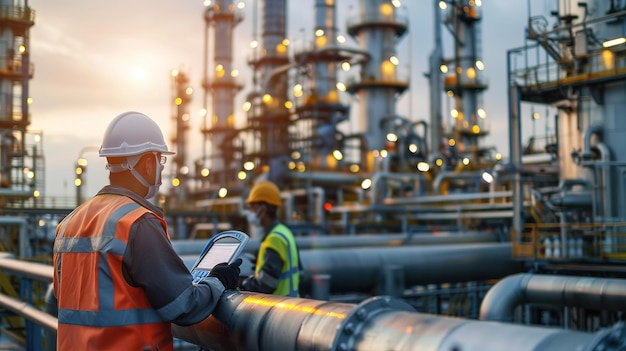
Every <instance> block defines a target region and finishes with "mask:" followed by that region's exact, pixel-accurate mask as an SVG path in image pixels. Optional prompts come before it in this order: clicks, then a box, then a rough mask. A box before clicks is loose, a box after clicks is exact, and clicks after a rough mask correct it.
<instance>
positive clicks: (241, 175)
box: [237, 171, 248, 180]
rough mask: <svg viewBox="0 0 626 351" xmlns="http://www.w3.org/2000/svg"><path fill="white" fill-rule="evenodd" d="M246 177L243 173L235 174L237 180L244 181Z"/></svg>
mask: <svg viewBox="0 0 626 351" xmlns="http://www.w3.org/2000/svg"><path fill="white" fill-rule="evenodd" d="M247 176H248V174H246V172H245V171H239V173H237V178H239V180H245V179H246V177H247Z"/></svg>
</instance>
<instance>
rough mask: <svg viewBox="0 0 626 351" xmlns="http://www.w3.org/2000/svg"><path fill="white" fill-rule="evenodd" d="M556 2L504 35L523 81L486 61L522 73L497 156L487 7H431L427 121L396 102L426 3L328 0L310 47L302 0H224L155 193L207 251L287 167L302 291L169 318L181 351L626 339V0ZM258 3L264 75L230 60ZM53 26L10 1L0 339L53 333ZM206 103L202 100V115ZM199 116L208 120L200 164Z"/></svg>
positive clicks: (439, 1) (180, 242)
mask: <svg viewBox="0 0 626 351" xmlns="http://www.w3.org/2000/svg"><path fill="white" fill-rule="evenodd" d="M420 1H422V0H420ZM530 3H531V1H529V6H530ZM547 3H549V7H550V12H549V13H542V14H535V13H532V14H531V11H529V16H528V17H529V18H528V27H527V28H526V33H525V34H526V37H525V38H524V39H525V43H526V44H525V45H524V46H521V47H510V48H503V52H502V55H506V57H507V72H506V73H507V74H506V76H500V77H498V78H495V77H494V76H491V78H490V79H491V80H492V81H493V80H494V79H505V80H506V83H507V85H506V86H507V89H508V91H507V96H508V99H507V101H506V102H503V104H504V103H506V104H507V111H508V116H507V117H508V127H509V128H508V132H509V134H508V145H505V146H501V147H506V150H496V149H494V148H493V147H492V146H488V145H485V142H484V140H485V137H486V136H487V135H488V134H489V132H490V123H489V122H488V120H489V118H488V117H489V116H488V112H489V111H486V110H485V109H484V105H483V97H484V96H485V95H487V94H489V84H488V80H487V73H488V71H486V68H485V64H484V62H483V57H482V55H483V53H482V49H483V46H484V45H485V43H483V42H482V40H481V35H482V31H481V26H482V23H483V21H485V20H488V19H485V18H483V11H482V9H483V6H489V2H485V3H484V4H483V2H482V1H481V0H433V1H431V2H430V6H425V4H424V8H428V9H429V10H432V16H433V18H434V28H433V31H432V34H433V38H434V47H433V48H432V50H431V51H430V52H429V55H428V57H413V59H414V60H427V61H428V63H429V70H428V72H427V77H428V82H429V88H430V109H429V110H428V115H429V118H428V119H427V120H415V119H414V117H413V116H403V115H400V114H399V113H398V112H397V104H398V100H399V99H400V98H401V97H402V96H403V94H405V92H406V91H407V89H409V88H410V85H411V84H412V82H411V81H410V79H409V78H408V77H410V76H411V75H410V72H406V69H407V68H406V67H410V65H409V66H407V65H403V64H401V63H400V59H399V56H398V52H399V47H400V45H404V44H403V41H404V40H406V36H407V34H408V33H409V31H410V30H411V21H412V20H415V19H412V18H409V16H407V13H408V12H407V11H406V9H405V8H403V4H401V3H400V1H396V0H359V1H358V6H357V7H356V9H355V11H354V12H353V14H352V15H351V16H349V17H348V18H347V19H346V22H345V23H341V24H340V23H339V22H338V21H339V20H338V16H337V11H338V7H339V6H341V2H340V1H335V0H315V1H314V7H313V8H312V9H310V13H311V16H312V18H313V21H312V23H313V28H311V32H312V33H314V35H313V36H312V37H311V38H308V39H306V40H297V41H296V40H293V38H292V37H290V36H291V35H293V34H292V33H288V32H287V26H286V18H287V6H288V1H287V0H258V1H251V2H248V3H247V4H246V6H253V8H254V10H253V11H252V12H253V18H245V16H243V11H242V7H241V6H242V5H241V4H240V3H238V2H237V1H234V0H212V1H210V2H207V4H206V5H207V6H206V7H205V9H204V13H203V14H202V16H200V17H201V20H203V21H204V26H205V33H204V44H205V45H204V48H203V63H204V67H203V72H202V79H201V84H202V92H201V94H198V93H195V94H193V96H192V94H191V90H190V89H189V87H190V84H191V82H192V81H193V80H194V79H197V78H196V77H190V76H188V74H187V73H186V72H183V71H173V72H172V78H171V91H172V94H171V105H172V108H171V111H170V113H171V121H172V125H173V128H172V130H173V133H172V135H171V138H170V140H169V144H170V146H171V147H172V148H174V149H175V150H176V151H177V155H176V156H175V157H174V160H173V162H172V165H169V166H168V167H169V168H167V169H166V172H167V173H168V179H169V180H171V182H172V186H171V188H169V189H168V190H167V192H166V193H165V192H164V193H162V194H161V195H160V197H159V204H161V205H162V206H163V207H164V209H165V211H166V215H167V220H168V222H169V224H170V228H171V229H170V230H171V234H172V238H173V245H174V248H175V249H176V250H177V252H178V253H179V254H180V256H181V257H182V258H183V260H184V261H185V262H186V263H187V264H191V263H192V262H193V261H194V260H195V258H196V257H197V255H198V254H199V252H200V250H201V249H202V247H203V246H204V244H205V242H206V240H207V238H208V237H209V236H211V235H213V234H215V233H217V232H219V231H222V230H225V229H239V230H243V231H245V232H248V231H249V229H250V228H248V226H247V223H246V222H245V212H244V210H245V208H244V200H245V198H246V196H247V194H248V192H249V190H250V188H251V186H252V184H253V183H254V182H255V181H258V180H260V179H269V180H272V181H274V182H275V183H277V184H278V185H279V186H280V188H281V189H282V200H283V206H281V208H280V219H281V220H282V221H283V222H284V223H285V224H287V225H288V226H289V227H291V228H292V229H293V231H294V233H295V234H296V235H297V239H298V244H299V248H300V250H301V256H302V263H303V267H304V278H303V280H304V282H303V291H304V292H305V294H304V296H303V298H285V297H279V296H272V295H269V296H268V295H264V294H252V293H240V292H230V293H227V294H226V295H225V296H224V298H223V301H222V304H221V308H220V309H219V310H218V311H217V312H216V314H215V316H212V317H209V318H208V319H207V320H205V321H204V322H202V323H200V324H198V325H194V326H188V327H179V326H175V327H174V328H173V330H174V335H175V336H176V337H177V338H178V340H179V341H180V345H179V346H180V349H185V347H188V346H189V344H195V345H200V346H202V347H204V348H205V349H207V350H278V349H280V350H355V351H362V350H418V349H419V350H503V349H507V350H575V349H580V350H583V349H584V350H623V349H624V348H625V347H626V336H625V335H626V334H624V332H625V331H626V330H625V329H624V326H623V324H622V321H623V319H624V311H625V310H626V280H625V278H626V235H625V233H626V204H625V203H624V202H625V201H626V184H625V183H624V170H625V169H626V168H625V167H626V154H622V150H623V149H624V147H626V144H625V142H624V138H623V135H624V133H626V124H625V123H621V122H620V120H621V119H620V118H621V117H619V116H620V115H622V114H623V110H624V107H625V106H626V44H625V43H626V39H625V37H626V3H624V1H620V0H587V1H574V0H558V1H547ZM243 21H251V22H253V23H254V25H253V35H252V36H253V38H252V44H251V46H250V51H249V53H247V63H248V65H249V66H250V68H251V70H252V72H253V74H252V76H251V79H250V80H249V81H248V80H243V79H241V78H240V76H239V75H238V74H237V73H238V71H237V70H236V69H235V68H234V64H233V62H234V58H233V57H234V54H235V53H234V46H235V45H234V43H235V35H234V33H235V32H236V30H237V27H238V25H240V24H241V23H242V22H243ZM35 22H36V19H35V11H34V10H33V9H31V8H29V6H28V1H27V0H24V1H15V0H1V2H0V29H1V32H0V35H2V37H3V40H2V41H0V52H1V53H2V58H3V60H2V65H1V67H0V118H1V121H2V123H1V124H0V199H1V200H2V210H3V216H2V217H0V223H2V226H1V228H2V237H1V239H2V242H1V243H0V244H1V245H2V248H3V251H5V254H4V256H2V257H0V265H1V266H2V276H0V278H1V281H2V285H1V287H2V289H1V292H2V294H1V295H0V308H1V309H0V311H2V324H1V325H2V332H3V333H4V334H6V335H10V336H11V337H12V339H14V340H16V342H17V343H19V344H22V345H25V346H26V348H27V349H32V350H39V349H49V350H50V349H53V348H51V347H50V345H51V340H54V337H55V330H56V329H55V328H56V324H55V323H56V319H55V318H54V313H55V306H54V302H53V301H50V300H51V299H50V291H49V290H47V287H48V285H49V283H50V281H51V280H52V267H51V266H50V257H49V256H50V250H51V242H52V240H53V239H54V238H53V237H52V238H51V237H50V236H49V235H48V234H47V232H46V230H45V228H46V225H44V223H46V222H47V221H48V222H49V221H50V220H55V219H56V220H58V219H60V218H62V216H64V215H65V214H67V213H68V212H69V211H70V210H71V208H59V207H49V206H46V205H42V204H43V203H45V201H43V200H42V197H45V189H44V187H43V184H44V176H43V174H45V168H44V162H43V160H44V158H43V155H44V151H45V150H43V148H42V144H41V138H40V137H41V133H38V132H35V131H31V130H29V124H30V119H31V116H30V113H29V109H28V106H29V90H28V85H29V81H30V79H37V77H35V76H34V75H33V68H32V67H33V63H31V62H30V59H29V51H30V50H31V48H30V45H29V30H30V28H31V27H32V26H33V25H35ZM343 27H345V31H346V32H345V33H342V32H340V30H339V28H343ZM347 37H351V38H352V39H353V40H352V41H351V42H355V43H357V45H353V46H352V45H348V44H347V42H349V41H347V40H346V39H347ZM444 42H446V43H449V46H450V48H451V50H450V52H447V51H446V50H444V47H445V45H444ZM238 94H245V104H244V106H243V108H244V111H245V120H246V123H245V125H244V126H238V125H237V124H236V123H235V115H236V113H237V112H236V111H237V110H238V109H240V108H241V106H237V105H236V103H235V97H236V96H238ZM192 98H193V99H201V101H202V105H203V108H204V109H203V110H204V111H205V115H204V120H203V123H202V126H201V128H200V129H199V130H198V129H197V128H196V126H193V125H191V124H190V122H189V121H190V119H189V114H190V113H191V111H190V103H191V99H192ZM444 106H445V107H444ZM527 110H531V111H535V110H537V111H544V110H545V111H554V115H553V116H544V117H545V118H550V121H551V124H552V125H554V130H553V131H549V130H546V134H545V135H536V134H535V133H533V136H532V138H531V139H529V140H522V129H523V128H522V125H526V124H527V123H534V122H532V120H531V118H529V117H528V116H524V115H523V113H522V111H527ZM533 113H534V112H533ZM531 117H533V118H534V116H531ZM32 118H36V116H33V117H32ZM450 121H453V122H452V123H450ZM622 127H623V128H622ZM191 133H200V134H201V135H202V145H201V156H200V157H199V158H192V157H191V156H190V153H189V152H188V150H189V149H190V148H191V147H193V148H194V149H198V147H199V146H198V145H188V140H189V135H190V134H191ZM502 151H504V152H502ZM502 154H507V155H508V156H507V157H505V158H503V157H502V156H501V155H502ZM76 169H77V183H76V186H77V196H76V202H77V203H80V202H81V201H82V200H83V198H82V195H81V192H80V185H81V184H80V173H81V172H82V170H83V166H82V165H81V164H80V162H79V163H77V164H76ZM622 231H624V232H622ZM251 234H252V236H253V240H251V241H250V243H249V245H248V247H247V249H246V250H247V251H248V252H249V253H251V254H254V253H255V252H256V249H258V245H259V241H258V237H255V234H256V233H251ZM503 345H506V346H503Z"/></svg>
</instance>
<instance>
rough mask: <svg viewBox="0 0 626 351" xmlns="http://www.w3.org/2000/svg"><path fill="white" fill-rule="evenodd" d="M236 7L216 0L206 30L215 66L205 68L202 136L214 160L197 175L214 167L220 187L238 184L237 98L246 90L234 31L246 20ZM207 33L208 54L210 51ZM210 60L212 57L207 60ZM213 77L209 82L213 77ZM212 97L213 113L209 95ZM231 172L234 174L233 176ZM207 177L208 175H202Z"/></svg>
mask: <svg viewBox="0 0 626 351" xmlns="http://www.w3.org/2000/svg"><path fill="white" fill-rule="evenodd" d="M238 10H239V9H238V7H236V6H235V4H233V0H214V1H212V3H211V5H210V6H208V7H207V8H206V10H205V13H204V20H205V23H206V30H207V32H208V30H209V28H210V27H212V28H213V37H212V38H213V47H212V49H213V60H212V65H208V64H207V66H206V67H209V68H206V67H205V72H204V80H203V82H202V87H203V89H204V93H205V98H204V109H205V111H206V115H205V121H204V127H203V130H202V133H203V135H204V138H205V143H206V140H209V141H210V143H211V146H212V147H211V150H212V152H211V153H210V155H211V159H210V160H207V159H203V160H201V161H200V162H201V163H202V164H199V165H197V168H198V169H196V171H197V172H205V170H206V169H207V167H208V166H209V163H210V166H211V167H210V171H211V179H213V180H214V181H215V182H217V183H218V184H222V185H224V184H226V181H230V180H234V179H235V178H234V171H233V170H232V166H233V165H232V164H231V163H232V161H233V160H234V156H235V152H233V150H232V147H233V146H234V143H233V138H234V137H235V135H236V133H235V129H234V128H235V115H234V105H235V95H236V94H237V93H238V92H239V91H240V90H241V88H242V86H241V84H239V83H238V82H237V81H236V79H235V78H236V77H237V76H238V73H239V71H238V70H236V69H234V68H233V42H234V33H233V30H234V28H235V26H237V24H239V23H240V22H241V21H242V20H243V16H242V15H241V13H240V12H239V11H238ZM208 38H209V35H208V33H207V43H205V45H206V48H205V50H206V52H208V51H209V47H210V45H209V43H208V40H209V39H208ZM205 60H208V57H205ZM210 76H211V77H212V79H211V78H209V77H210ZM209 94H210V96H211V106H212V107H213V109H212V110H211V109H209V107H208V106H209V104H208V101H207V100H208V95H209ZM229 172H230V173H229ZM198 176H201V177H203V178H204V177H205V176H206V174H198Z"/></svg>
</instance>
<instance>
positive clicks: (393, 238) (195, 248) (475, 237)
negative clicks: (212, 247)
mask: <svg viewBox="0 0 626 351" xmlns="http://www.w3.org/2000/svg"><path fill="white" fill-rule="evenodd" d="M208 241H209V239H204V240H200V239H193V240H173V241H172V247H173V248H174V251H176V253H177V254H178V255H179V256H184V255H200V252H201V251H202V249H203V248H204V246H205V245H206V243H207V242H208ZM498 241H500V240H499V239H498V236H497V234H495V233H489V232H439V233H436V234H435V233H430V232H428V233H408V234H360V235H335V236H306V237H296V243H297V245H298V248H299V249H300V250H307V249H336V248H351V247H368V246H377V247H382V246H394V247H395V246H410V245H446V244H469V243H488V242H491V243H494V242H498ZM260 246H261V240H260V239H258V238H251V239H250V240H249V241H248V243H247V244H246V247H245V252H249V253H254V254H256V253H257V251H259V247H260Z"/></svg>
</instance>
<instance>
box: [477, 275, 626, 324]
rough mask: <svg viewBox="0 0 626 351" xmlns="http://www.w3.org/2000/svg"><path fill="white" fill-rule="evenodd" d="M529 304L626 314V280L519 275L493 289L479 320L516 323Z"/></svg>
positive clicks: (484, 303) (484, 302)
mask: <svg viewBox="0 0 626 351" xmlns="http://www.w3.org/2000/svg"><path fill="white" fill-rule="evenodd" d="M527 303H535V304H543V305H551V306H557V307H564V306H580V307H584V308H586V309H590V310H597V311H599V310H610V311H624V310H626V280H624V279H611V278H591V277H573V276H557V275H537V274H515V275H512V276H509V277H506V278H504V279H502V280H500V281H499V282H498V283H496V284H495V285H494V286H493V287H492V288H491V289H489V291H488V292H487V294H486V295H485V298H484V299H483V301H482V303H481V306H480V317H479V319H481V320H488V321H503V322H512V321H513V320H514V312H515V308H516V307H517V306H520V305H523V304H527Z"/></svg>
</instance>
